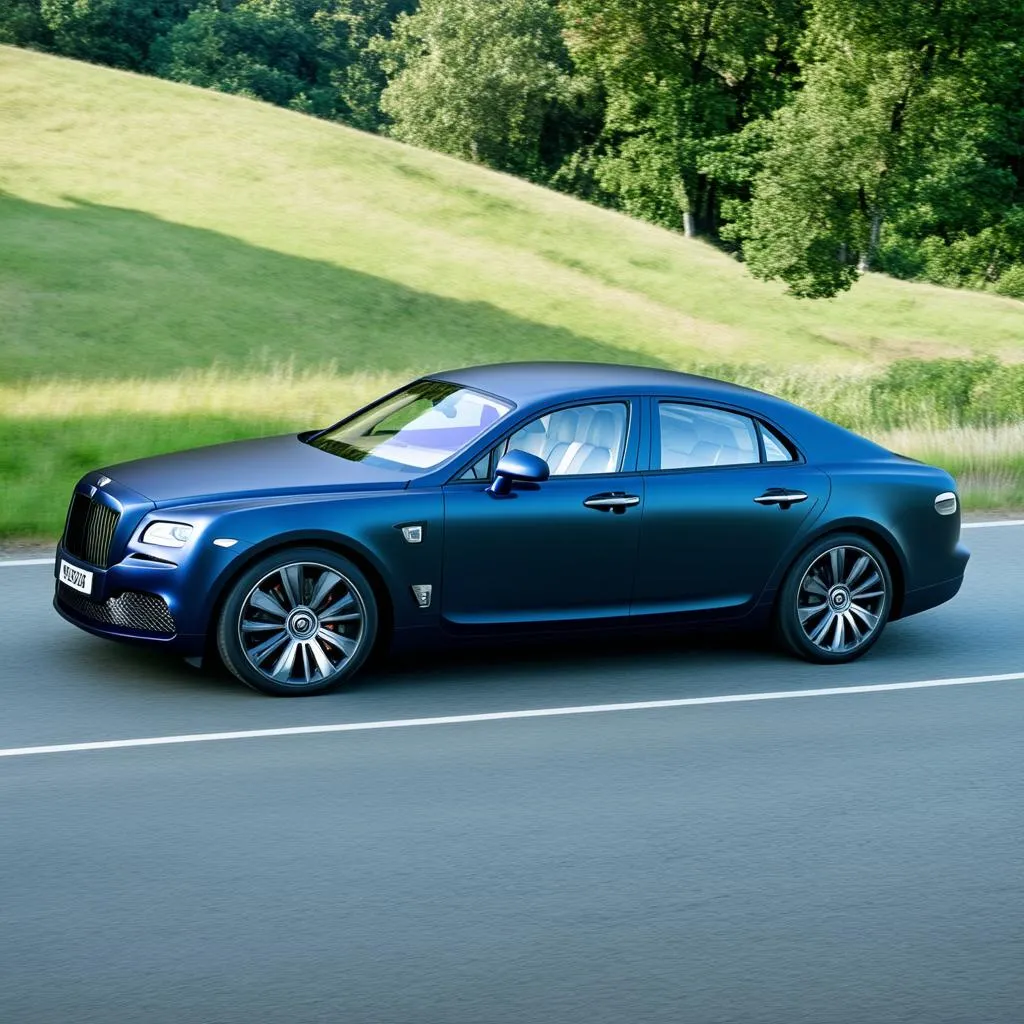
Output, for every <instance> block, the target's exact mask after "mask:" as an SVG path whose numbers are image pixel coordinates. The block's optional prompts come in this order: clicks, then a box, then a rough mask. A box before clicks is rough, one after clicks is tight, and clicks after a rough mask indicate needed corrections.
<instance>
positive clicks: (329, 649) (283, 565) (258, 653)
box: [217, 547, 379, 697]
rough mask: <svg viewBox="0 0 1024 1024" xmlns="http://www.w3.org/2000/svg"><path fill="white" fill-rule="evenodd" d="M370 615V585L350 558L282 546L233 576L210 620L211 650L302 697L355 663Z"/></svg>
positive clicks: (332, 682)
mask: <svg viewBox="0 0 1024 1024" xmlns="http://www.w3.org/2000/svg"><path fill="white" fill-rule="evenodd" d="M378 622H379V616H378V612H377V600H376V598H375V596H374V593H373V588H372V587H371V586H370V583H369V581H368V580H367V578H366V576H365V575H364V574H363V573H362V571H361V570H360V569H359V567H358V566H356V565H354V564H353V563H352V562H350V561H349V560H348V559H347V558H344V557H342V556H341V555H339V554H336V553H335V552H333V551H329V550H327V549H326V548H316V547H308V548H306V547H303V548H288V549H285V550H283V551H275V552H273V553H272V554H269V555H267V556H266V557H265V558H262V559H260V560H259V561H258V562H255V563H253V565H251V566H250V567H249V568H248V569H246V570H245V572H243V573H242V575H241V576H240V577H239V578H238V579H237V580H236V581H235V583H234V585H233V586H232V587H231V590H230V591H229V592H228V595H227V598H226V599H225V601H224V605H223V607H222V608H221V612H220V617H219V619H218V620H217V651H218V653H219V654H220V657H221V660H222V661H223V662H224V664H225V665H226V666H227V668H228V669H229V671H231V672H232V673H233V674H234V675H235V676H237V677H238V678H239V679H240V680H241V681H242V682H243V683H245V684H246V686H251V687H252V688H253V689H254V690H258V691H259V692H260V693H266V694H269V695H270V696H274V697H310V696H314V695H315V694H319V693H327V692H329V691H331V690H336V689H337V688H338V687H339V686H341V685H342V684H343V683H345V682H347V681H348V680H349V679H351V678H352V676H354V675H355V673H356V672H358V671H359V668H360V666H361V665H362V664H363V663H364V662H365V661H366V658H367V657H368V656H369V654H370V652H371V650H372V649H373V646H374V642H375V640H376V637H377V628H378Z"/></svg>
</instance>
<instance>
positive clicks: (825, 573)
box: [796, 544, 887, 654]
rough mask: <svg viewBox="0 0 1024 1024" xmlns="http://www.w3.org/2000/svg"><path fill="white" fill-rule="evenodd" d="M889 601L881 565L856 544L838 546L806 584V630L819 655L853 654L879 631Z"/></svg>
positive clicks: (801, 594)
mask: <svg viewBox="0 0 1024 1024" xmlns="http://www.w3.org/2000/svg"><path fill="white" fill-rule="evenodd" d="M886 596H887V592H886V583H885V574H884V573H883V572H882V567H881V566H880V565H879V564H878V560H877V559H876V558H875V557H874V556H873V555H872V554H870V553H869V552H867V551H865V550H864V549H863V548H859V547H856V546H855V545H852V544H840V545H837V546H836V547H834V548H829V549H828V550H827V551H823V552H822V553H821V554H820V555H818V556H817V558H815V559H814V561H813V562H811V564H810V565H809V566H808V567H807V571H806V572H805V573H804V575H803V578H802V579H801V580H800V586H799V588H798V589H797V602H796V603H797V617H798V619H799V622H800V628H801V630H802V631H803V634H804V636H805V637H806V638H807V640H809V641H810V642H811V643H812V644H814V646H815V647H817V648H818V649H819V650H822V651H826V652H828V653H831V654H848V653H849V652H851V651H855V650H857V649H858V648H859V647H863V646H864V644H866V643H867V642H868V641H869V640H870V639H871V638H872V637H873V636H874V635H875V634H876V633H877V632H878V630H879V628H880V627H881V625H882V613H883V611H884V610H885V602H886Z"/></svg>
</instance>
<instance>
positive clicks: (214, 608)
mask: <svg viewBox="0 0 1024 1024" xmlns="http://www.w3.org/2000/svg"><path fill="white" fill-rule="evenodd" d="M299 547H318V548H325V549H327V550H328V551H333V552H334V553H335V554H337V555H341V557H342V558H347V559H348V560H349V561H350V562H352V563H353V565H355V566H356V567H357V568H358V569H359V570H360V571H361V572H362V573H363V575H364V576H365V577H366V579H367V580H368V582H369V584H370V587H371V588H372V590H373V596H374V597H375V598H376V599H377V618H378V626H377V638H376V641H375V642H374V647H375V648H376V649H380V648H382V647H383V646H384V645H385V644H386V643H387V642H388V640H389V639H390V637H391V632H392V629H393V628H394V621H395V607H394V599H393V597H392V594H391V590H390V589H389V587H388V585H387V581H386V579H385V576H384V573H383V570H382V569H381V568H380V567H379V566H378V565H377V563H376V561H375V560H374V559H373V558H372V557H371V556H370V555H369V553H368V552H366V551H365V550H364V549H363V548H362V547H361V546H360V545H358V544H356V543H354V542H352V541H350V540H349V539H348V538H346V537H340V536H339V535H338V534H330V533H321V532H318V531H313V532H303V533H300V534H288V535H282V536H278V537H273V538H270V539H268V540H267V541H265V542H263V543H261V544H254V545H253V546H252V547H250V548H247V549H246V550H245V552H244V553H242V555H241V556H240V557H239V558H237V559H235V561H234V562H232V563H231V565H230V566H229V567H228V569H227V571H226V572H225V573H224V574H223V576H222V577H221V578H220V579H219V580H218V581H217V583H216V585H215V587H214V590H213V593H212V595H211V598H210V601H209V604H208V606H207V608H208V610H207V615H206V649H207V653H210V652H211V651H214V650H215V649H216V633H217V619H218V617H219V616H220V613H221V609H222V608H223V607H224V602H225V601H226V600H227V597H228V594H229V593H230V591H231V588H232V586H233V585H234V584H235V583H236V582H237V581H238V579H239V578H240V577H241V576H242V574H243V573H244V572H245V571H246V570H247V569H248V568H249V567H250V566H252V565H253V564H255V563H256V562H257V561H259V560H260V559H261V558H266V557H267V555H272V554H275V553H277V552H279V551H287V550H289V549H291V548H299Z"/></svg>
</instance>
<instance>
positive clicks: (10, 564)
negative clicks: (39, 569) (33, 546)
mask: <svg viewBox="0 0 1024 1024" xmlns="http://www.w3.org/2000/svg"><path fill="white" fill-rule="evenodd" d="M53 563H54V558H53V556H51V557H50V558H14V559H10V560H8V561H6V562H0V569H3V568H5V567H6V568H11V569H13V568H14V567H15V566H17V565H53Z"/></svg>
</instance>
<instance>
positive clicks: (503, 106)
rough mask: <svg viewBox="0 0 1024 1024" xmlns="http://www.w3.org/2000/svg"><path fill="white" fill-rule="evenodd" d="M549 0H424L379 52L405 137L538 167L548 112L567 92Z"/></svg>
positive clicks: (517, 167)
mask: <svg viewBox="0 0 1024 1024" xmlns="http://www.w3.org/2000/svg"><path fill="white" fill-rule="evenodd" d="M560 28H561V24H560V20H559V17H558V12H557V10H556V8H555V7H553V6H552V4H551V3H550V2H549V0H493V2H490V3H480V2H479V0H423V2H422V3H421V5H420V8H419V10H418V11H417V12H416V13H415V14H406V15H401V16H400V17H399V18H398V20H397V22H396V24H395V26H394V36H393V38H392V39H391V40H390V41H388V40H383V39H377V40H375V41H374V43H373V47H374V49H375V50H376V51H377V52H378V53H379V54H380V55H381V65H382V67H383V68H384V70H385V72H386V73H387V75H388V85H387V88H386V89H385V90H384V93H383V95H382V96H381V103H380V106H381V109H382V110H383V111H384V113H385V114H387V115H388V117H389V118H390V119H391V124H390V126H389V129H388V130H389V132H390V133H391V134H392V135H394V136H395V137H396V138H399V139H402V140H403V141H406V142H411V143H414V144H415V145H420V146H426V147H428V148H430V149H436V150H439V151H441V152H444V153H450V154H452V155H454V156H460V157H463V158H465V159H468V160H473V161H475V162H478V163H485V164H488V165H490V166H491V167H496V168H499V169H501V170H507V171H514V172H518V173H521V174H527V175H529V174H532V173H535V172H536V170H537V168H538V167H539V166H540V165H541V163H542V160H541V153H540V144H541V136H542V133H543V129H544V122H545V118H546V117H547V116H548V114H549V112H550V110H551V108H552V106H553V105H555V104H556V103H557V102H558V101H559V99H560V98H561V97H562V96H563V95H566V89H567V76H566V66H567V58H566V54H565V50H564V47H563V44H562V41H561V37H560Z"/></svg>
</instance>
